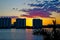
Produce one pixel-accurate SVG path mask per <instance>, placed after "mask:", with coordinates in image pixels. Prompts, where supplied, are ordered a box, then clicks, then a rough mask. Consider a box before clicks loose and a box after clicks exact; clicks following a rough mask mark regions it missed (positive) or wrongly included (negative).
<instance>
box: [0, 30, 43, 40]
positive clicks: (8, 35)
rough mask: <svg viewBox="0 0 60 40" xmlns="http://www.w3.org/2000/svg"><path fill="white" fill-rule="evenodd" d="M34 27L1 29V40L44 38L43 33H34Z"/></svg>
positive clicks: (38, 39) (35, 39) (34, 39)
mask: <svg viewBox="0 0 60 40" xmlns="http://www.w3.org/2000/svg"><path fill="white" fill-rule="evenodd" d="M33 30H34V29H0V40H43V36H42V35H33V34H32V32H33Z"/></svg>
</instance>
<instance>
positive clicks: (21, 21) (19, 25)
mask: <svg viewBox="0 0 60 40" xmlns="http://www.w3.org/2000/svg"><path fill="white" fill-rule="evenodd" d="M14 26H15V27H16V28H25V27H26V19H22V18H17V19H16V22H15V23H14Z"/></svg>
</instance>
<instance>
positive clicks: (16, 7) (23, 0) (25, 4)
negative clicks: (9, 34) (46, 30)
mask: <svg viewBox="0 0 60 40" xmlns="http://www.w3.org/2000/svg"><path fill="white" fill-rule="evenodd" d="M44 1H46V0H0V16H22V17H28V18H27V21H26V22H27V23H29V22H28V21H29V20H30V21H32V20H31V18H37V17H41V18H42V20H43V22H44V24H47V22H48V21H47V20H50V22H49V23H50V24H51V23H52V22H51V20H52V19H53V18H51V17H54V19H56V20H57V24H60V21H59V20H60V4H59V2H60V0H59V1H58V2H57V1H56V2H55V3H52V4H53V5H51V4H50V2H44ZM47 1H52V0H47ZM40 3H41V4H40ZM56 3H57V4H56ZM29 18H30V19H29ZM45 21H46V22H45ZM31 23H32V22H30V24H26V25H30V26H31V25H32V24H31ZM49 23H48V24H49Z"/></svg>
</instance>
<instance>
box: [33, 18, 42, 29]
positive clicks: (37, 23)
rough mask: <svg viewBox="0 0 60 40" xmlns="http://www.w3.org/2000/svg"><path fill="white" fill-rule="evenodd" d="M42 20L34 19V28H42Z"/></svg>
mask: <svg viewBox="0 0 60 40" xmlns="http://www.w3.org/2000/svg"><path fill="white" fill-rule="evenodd" d="M41 27H42V20H41V19H33V28H41Z"/></svg>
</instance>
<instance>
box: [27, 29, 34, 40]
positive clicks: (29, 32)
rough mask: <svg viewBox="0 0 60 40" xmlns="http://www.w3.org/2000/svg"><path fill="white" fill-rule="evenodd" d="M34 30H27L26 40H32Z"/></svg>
mask: <svg viewBox="0 0 60 40" xmlns="http://www.w3.org/2000/svg"><path fill="white" fill-rule="evenodd" d="M32 38H33V35H32V29H26V40H32Z"/></svg>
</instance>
